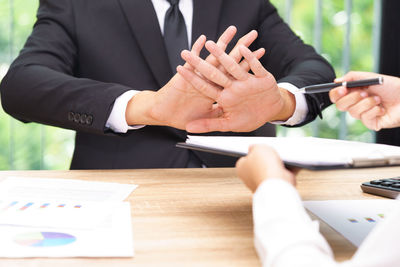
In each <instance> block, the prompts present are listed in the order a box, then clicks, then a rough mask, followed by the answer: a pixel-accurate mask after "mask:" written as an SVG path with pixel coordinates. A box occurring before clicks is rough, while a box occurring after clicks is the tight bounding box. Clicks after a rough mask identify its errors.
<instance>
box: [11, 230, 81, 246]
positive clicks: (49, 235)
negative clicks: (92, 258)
mask: <svg viewBox="0 0 400 267" xmlns="http://www.w3.org/2000/svg"><path fill="white" fill-rule="evenodd" d="M75 240H76V237H75V236H73V235H70V234H65V233H58V232H28V233H22V234H18V235H16V236H15V238H14V242H15V243H17V244H19V245H22V246H27V247H57V246H64V245H68V244H70V243H73V242H75Z"/></svg>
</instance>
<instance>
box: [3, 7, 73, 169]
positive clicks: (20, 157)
mask: <svg viewBox="0 0 400 267" xmlns="http://www.w3.org/2000/svg"><path fill="white" fill-rule="evenodd" d="M38 2H39V1H38V0H29V1H26V0H13V1H10V0H0V80H1V78H2V77H3V76H4V75H5V73H6V71H7V69H8V67H9V64H10V63H11V61H12V60H13V59H14V58H15V57H16V55H17V54H18V51H19V50H20V49H21V48H22V47H23V45H24V43H25V41H26V38H27V36H28V35H29V34H30V32H31V31H32V26H33V23H34V22H35V17H36V11H37V7H38ZM0 129H1V131H0V170H9V169H16V170H37V169H68V168H69V164H70V158H71V155H72V151H73V145H74V140H73V138H74V132H72V131H67V130H64V129H59V128H55V127H49V126H43V125H39V124H36V123H27V124H25V123H22V122H20V121H17V120H15V119H13V118H11V117H10V116H8V115H7V114H5V113H4V111H3V110H2V109H0Z"/></svg>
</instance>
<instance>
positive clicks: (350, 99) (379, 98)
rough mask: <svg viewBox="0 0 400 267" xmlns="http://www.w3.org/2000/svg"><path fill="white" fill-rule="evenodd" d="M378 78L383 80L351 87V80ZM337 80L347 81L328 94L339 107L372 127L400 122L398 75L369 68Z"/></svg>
mask: <svg viewBox="0 0 400 267" xmlns="http://www.w3.org/2000/svg"><path fill="white" fill-rule="evenodd" d="M376 78H378V80H375V83H377V82H379V80H381V81H382V82H383V81H384V83H377V84H370V85H366V84H365V83H363V84H362V85H360V83H358V84H359V85H358V86H357V87H351V86H349V84H350V85H354V84H355V83H354V82H357V81H359V80H367V81H369V82H368V83H374V80H372V79H376ZM335 82H336V83H343V82H346V85H347V86H339V87H336V88H334V89H332V90H330V91H329V97H330V99H331V101H332V102H333V103H335V104H336V107H337V108H338V109H339V110H340V111H347V112H349V114H350V115H351V116H352V117H354V118H356V119H359V120H361V121H362V122H363V123H364V125H365V126H366V127H368V128H369V129H372V130H376V131H378V130H380V129H382V128H391V127H397V126H400V79H399V78H397V77H393V76H387V75H380V74H376V73H369V72H349V73H347V74H346V75H345V76H343V77H341V78H339V79H336V80H335Z"/></svg>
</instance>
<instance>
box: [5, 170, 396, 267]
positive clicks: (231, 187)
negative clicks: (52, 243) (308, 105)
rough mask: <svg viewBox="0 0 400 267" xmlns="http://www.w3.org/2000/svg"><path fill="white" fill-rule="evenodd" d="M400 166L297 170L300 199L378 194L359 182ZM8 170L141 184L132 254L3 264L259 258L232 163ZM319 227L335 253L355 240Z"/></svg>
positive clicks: (246, 197)
mask: <svg viewBox="0 0 400 267" xmlns="http://www.w3.org/2000/svg"><path fill="white" fill-rule="evenodd" d="M399 174H400V167H391V168H377V169H354V170H338V171H308V170H302V171H300V172H299V173H298V175H297V180H298V185H297V188H298V189H299V191H300V194H301V196H302V197H303V199H304V200H329V199H367V198H377V197H374V196H371V195H368V194H364V193H362V192H361V190H360V183H361V182H364V181H367V180H371V179H375V178H386V177H393V176H397V175H399ZM7 176H24V177H27V176H29V177H54V178H68V179H82V180H93V181H107V182H117V183H127V184H138V185H139V187H138V188H137V189H136V190H135V191H134V192H133V193H132V194H131V195H130V196H129V198H128V201H129V202H130V203H131V207H132V210H131V212H132V224H133V225H132V227H133V233H134V237H133V238H134V244H135V253H136V256H135V257H134V258H95V259H93V258H63V259H46V258H35V259H1V260H0V266H7V267H13V266H18V267H21V266H22V267H23V266H31V267H33V266H35V267H36V266H48V267H55V266H57V267H63V266H68V267H70V266H76V267H79V266H85V267H90V266H107V267H108V266H260V261H259V260H258V258H257V255H256V252H255V250H254V246H253V232H252V231H253V228H252V214H251V194H250V192H249V191H248V190H247V188H245V186H244V185H243V184H242V183H241V182H240V181H239V180H238V179H237V178H236V174H235V170H234V169H230V168H221V169H168V170H164V169H158V170H116V171H101V170H98V171H14V172H13V171H4V172H0V178H4V177H7ZM321 232H322V233H323V235H324V236H325V237H326V238H327V239H328V242H329V243H330V245H331V246H332V248H333V250H334V252H335V257H336V259H337V260H345V259H348V258H349V257H351V255H352V254H353V253H354V251H355V248H354V247H353V246H352V245H351V244H350V243H349V242H348V241H347V240H345V239H344V238H343V237H342V236H341V235H339V234H337V233H336V232H335V231H334V230H332V229H331V228H330V227H329V226H327V225H326V224H324V223H321Z"/></svg>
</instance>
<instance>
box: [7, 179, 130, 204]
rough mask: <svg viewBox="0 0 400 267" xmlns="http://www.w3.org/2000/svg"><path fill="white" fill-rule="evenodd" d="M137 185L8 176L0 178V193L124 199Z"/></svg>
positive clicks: (90, 199)
mask: <svg viewBox="0 0 400 267" xmlns="http://www.w3.org/2000/svg"><path fill="white" fill-rule="evenodd" d="M136 188H137V185H134V184H118V183H107V182H95V181H83V180H69V179H58V178H30V177H8V178H6V179H5V180H3V181H2V182H0V196H1V197H2V198H9V199H12V198H14V199H18V198H23V199H29V198H31V199H41V198H43V197H46V199H47V200H56V201H60V200H63V201H68V200H69V201H98V202H103V201H123V200H124V199H125V198H126V197H128V196H129V194H130V193H132V191H133V190H135V189H136Z"/></svg>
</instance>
